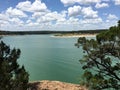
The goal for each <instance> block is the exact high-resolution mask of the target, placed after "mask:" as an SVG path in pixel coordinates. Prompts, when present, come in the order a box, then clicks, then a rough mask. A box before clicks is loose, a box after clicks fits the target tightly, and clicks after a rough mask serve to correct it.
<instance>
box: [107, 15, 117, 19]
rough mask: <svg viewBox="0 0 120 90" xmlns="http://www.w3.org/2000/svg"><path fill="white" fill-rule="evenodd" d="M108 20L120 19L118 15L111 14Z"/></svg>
mask: <svg viewBox="0 0 120 90" xmlns="http://www.w3.org/2000/svg"><path fill="white" fill-rule="evenodd" d="M107 19H109V20H113V19H118V17H117V16H116V15H114V14H109V15H108V17H107Z"/></svg>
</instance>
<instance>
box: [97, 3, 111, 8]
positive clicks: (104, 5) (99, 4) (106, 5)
mask: <svg viewBox="0 0 120 90" xmlns="http://www.w3.org/2000/svg"><path fill="white" fill-rule="evenodd" d="M95 7H96V8H103V7H109V5H108V3H97V4H96V5H95Z"/></svg>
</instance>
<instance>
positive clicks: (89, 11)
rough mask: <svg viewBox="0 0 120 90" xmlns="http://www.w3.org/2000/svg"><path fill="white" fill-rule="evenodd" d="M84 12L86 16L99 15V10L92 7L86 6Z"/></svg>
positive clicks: (94, 16) (93, 16)
mask: <svg viewBox="0 0 120 90" xmlns="http://www.w3.org/2000/svg"><path fill="white" fill-rule="evenodd" d="M82 13H83V15H84V18H97V17H98V11H94V10H93V9H92V8H91V7H84V8H83V9H82Z"/></svg>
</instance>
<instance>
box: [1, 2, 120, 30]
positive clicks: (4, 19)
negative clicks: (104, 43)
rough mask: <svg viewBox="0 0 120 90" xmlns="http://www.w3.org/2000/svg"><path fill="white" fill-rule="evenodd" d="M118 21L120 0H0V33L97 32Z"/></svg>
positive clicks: (119, 18)
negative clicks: (45, 31) (46, 31)
mask: <svg viewBox="0 0 120 90" xmlns="http://www.w3.org/2000/svg"><path fill="white" fill-rule="evenodd" d="M118 20H120V0H0V30H7V31H41V30H42V31H43V30H56V31H60V30H61V31H64V30H65V31H70V30H72V31H76V30H95V29H106V28H109V27H110V26H113V25H117V21H118Z"/></svg>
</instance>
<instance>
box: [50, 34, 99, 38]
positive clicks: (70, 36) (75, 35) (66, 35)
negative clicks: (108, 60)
mask: <svg viewBox="0 0 120 90" xmlns="http://www.w3.org/2000/svg"><path fill="white" fill-rule="evenodd" d="M96 35H97V34H56V35H53V36H52V37H58V38H72V37H96Z"/></svg>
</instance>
